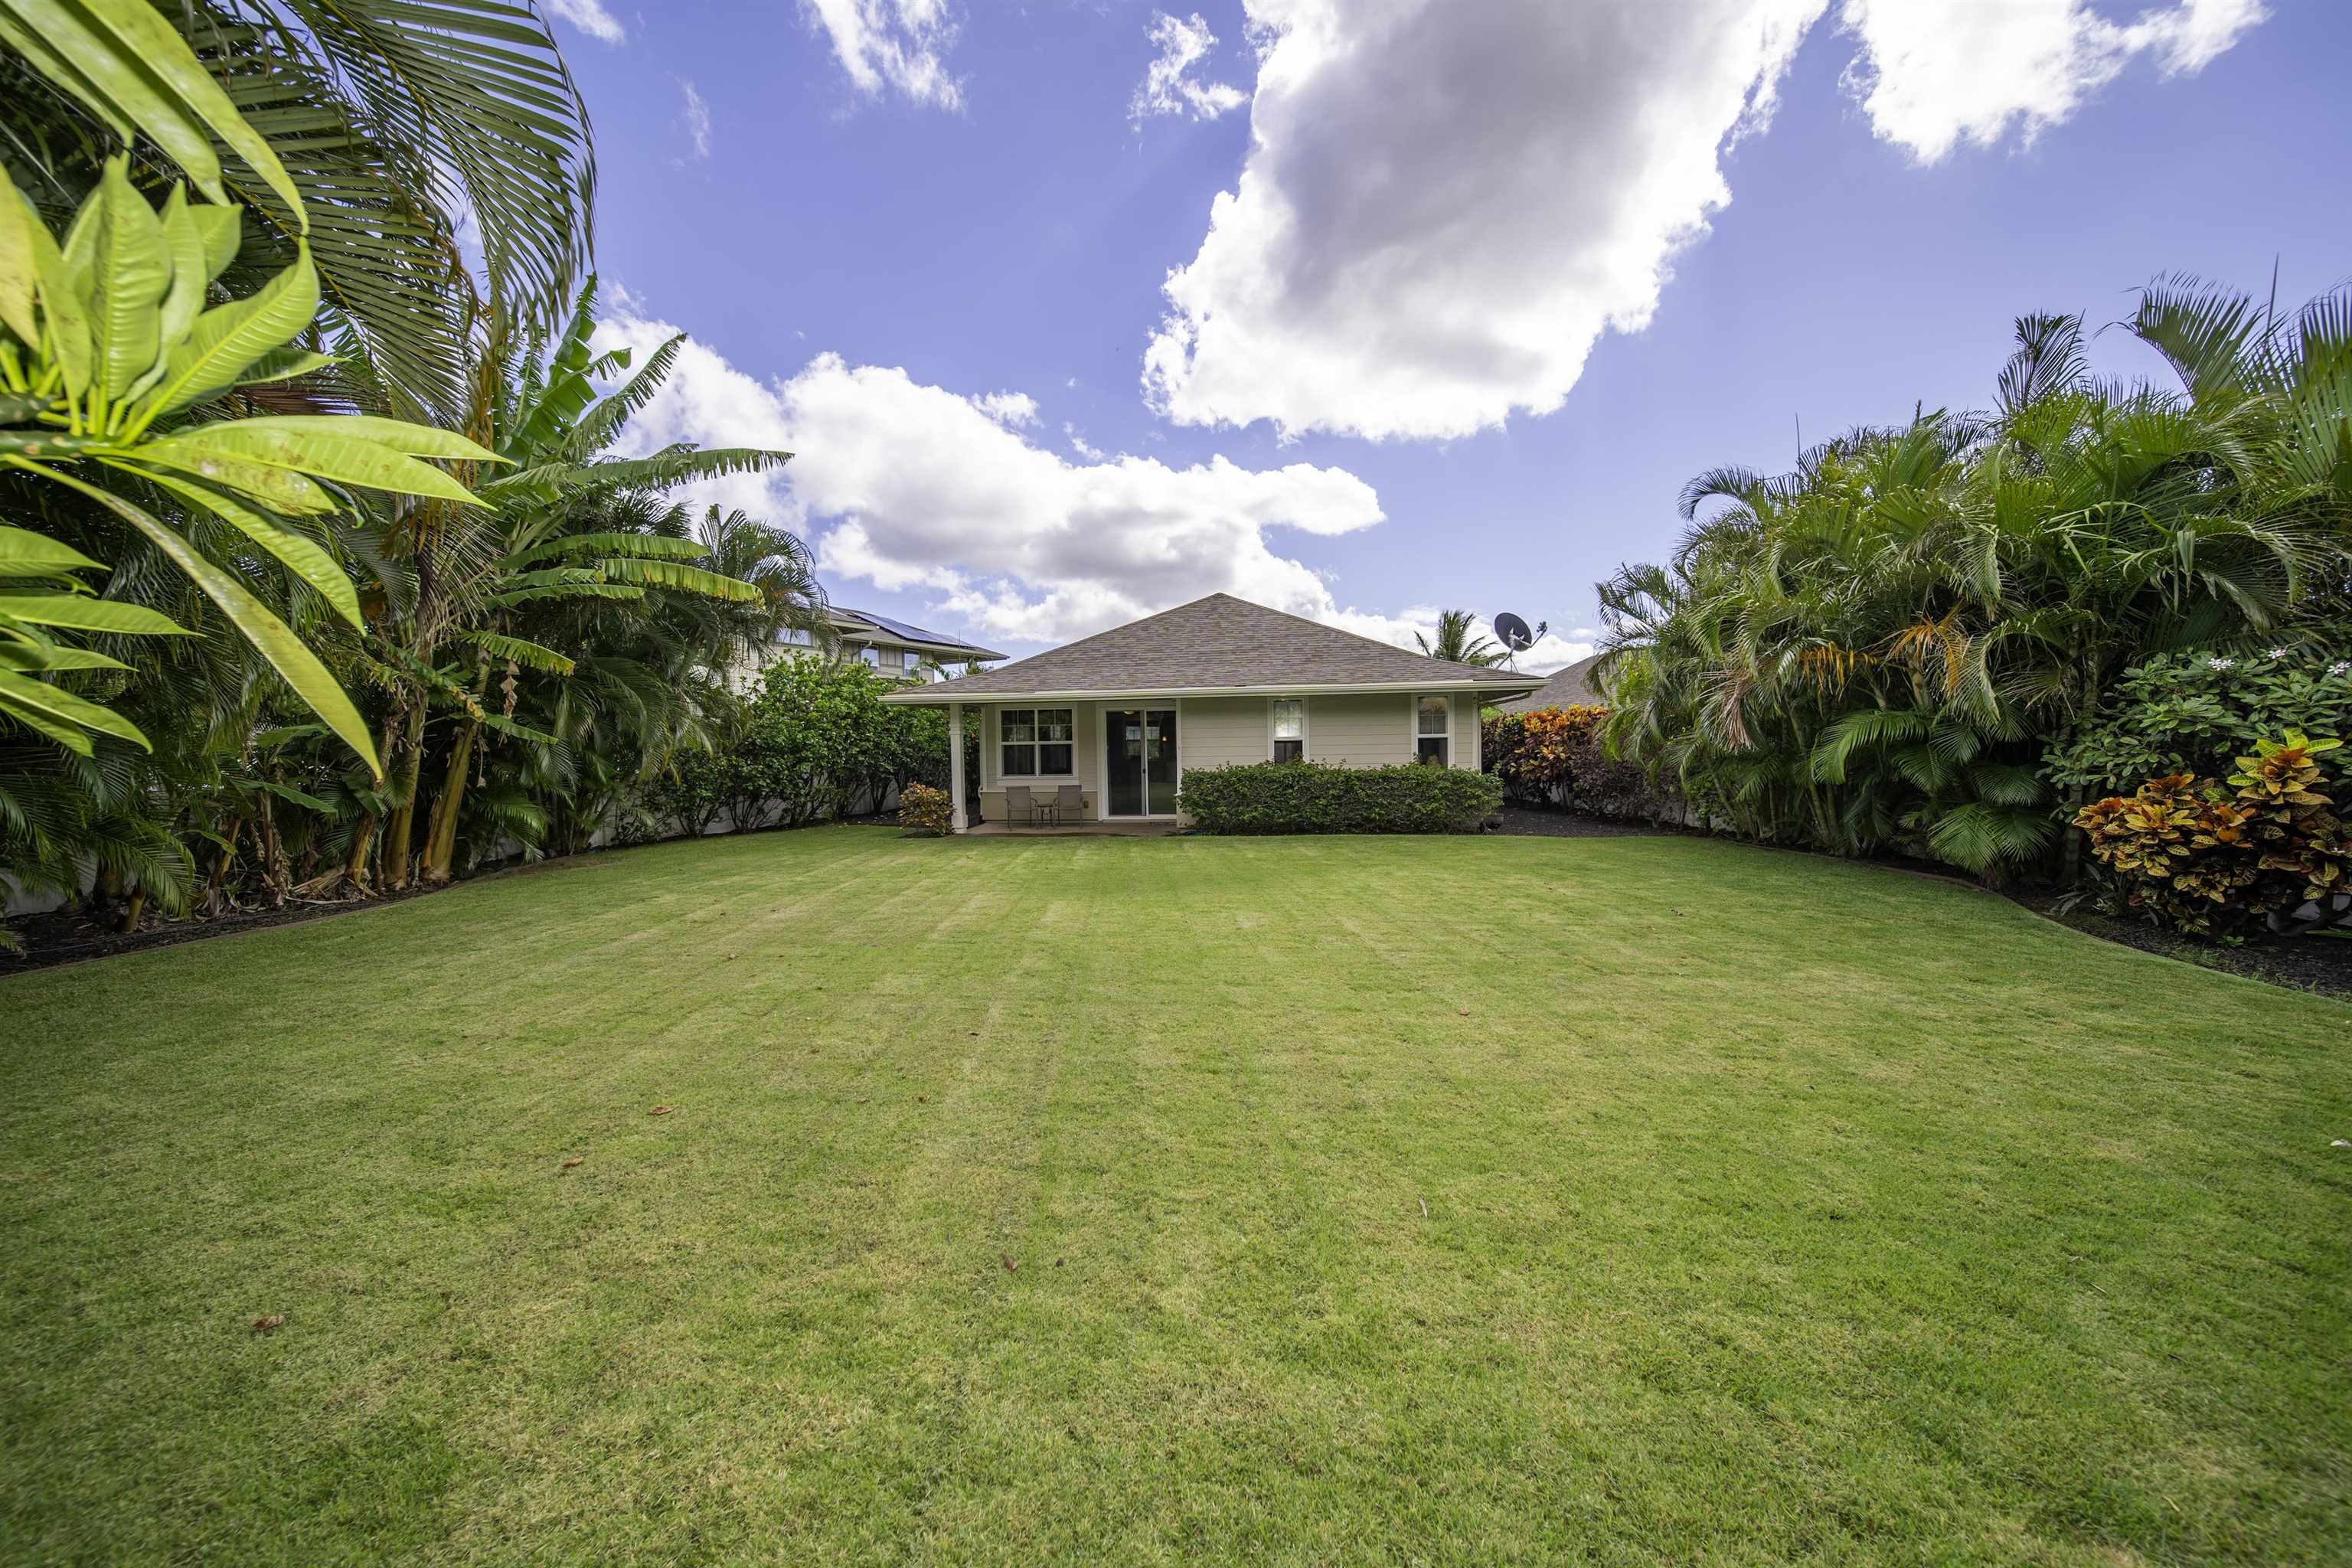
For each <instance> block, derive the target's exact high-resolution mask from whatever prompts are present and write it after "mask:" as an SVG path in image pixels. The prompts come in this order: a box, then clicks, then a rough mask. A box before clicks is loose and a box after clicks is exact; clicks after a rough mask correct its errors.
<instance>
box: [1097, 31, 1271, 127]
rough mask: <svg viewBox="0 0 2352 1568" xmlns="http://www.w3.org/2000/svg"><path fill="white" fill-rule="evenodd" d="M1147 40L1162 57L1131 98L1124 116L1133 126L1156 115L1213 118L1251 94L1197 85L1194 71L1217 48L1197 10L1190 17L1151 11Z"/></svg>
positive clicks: (1224, 85) (1218, 83)
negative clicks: (1148, 39) (1148, 38)
mask: <svg viewBox="0 0 2352 1568" xmlns="http://www.w3.org/2000/svg"><path fill="white" fill-rule="evenodd" d="M1147 36H1148V37H1150V39H1151V42H1152V43H1153V45H1154V46H1156V47H1158V48H1159V50H1160V58H1158V59H1156V60H1153V61H1152V62H1151V64H1150V66H1148V67H1146V68H1145V69H1144V73H1143V84H1142V85H1141V86H1140V87H1138V88H1137V89H1135V97H1134V98H1133V99H1131V100H1129V103H1128V106H1127V117H1128V119H1129V120H1130V121H1133V122H1134V123H1136V124H1138V125H1140V124H1141V123H1143V121H1145V120H1146V119H1147V118H1149V117H1150V116H1151V115H1155V114H1182V115H1189V116H1191V117H1192V119H1194V120H1214V119H1215V118H1217V116H1219V115H1220V114H1223V113H1224V112H1226V111H1227V110H1234V109H1239V108H1240V107H1241V106H1242V105H1243V104H1244V103H1247V102H1248V101H1249V94H1247V93H1245V92H1244V91H1243V90H1242V89H1239V88H1237V87H1234V86H1231V85H1229V84H1227V83H1225V82H1222V81H1200V80H1197V79H1194V77H1193V76H1192V68H1193V67H1194V66H1196V65H1198V64H1200V63H1201V61H1202V60H1203V59H1205V58H1208V53H1209V51H1210V50H1211V49H1213V48H1214V47H1217V36H1216V35H1215V34H1214V33H1212V32H1211V31H1209V24H1208V22H1207V21H1206V20H1205V19H1204V18H1203V17H1202V15H1201V14H1200V13H1199V12H1198V11H1195V12H1193V13H1192V16H1190V17H1189V18H1188V17H1181V16H1170V15H1169V14H1168V13H1167V12H1165V11H1155V12H1153V13H1152V14H1151V27H1150V32H1149V34H1148V35H1147Z"/></svg>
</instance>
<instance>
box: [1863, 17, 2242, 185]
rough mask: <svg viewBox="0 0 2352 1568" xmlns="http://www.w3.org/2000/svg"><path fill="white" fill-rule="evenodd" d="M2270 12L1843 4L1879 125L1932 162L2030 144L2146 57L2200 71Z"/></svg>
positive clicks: (2177, 71) (2162, 65) (2168, 70)
mask: <svg viewBox="0 0 2352 1568" xmlns="http://www.w3.org/2000/svg"><path fill="white" fill-rule="evenodd" d="M2265 15H2267V12H2266V9H2265V7H2264V5H2263V0H2180V3H2179V4H2177V5H2167V6H2159V7H2156V8H2154V9H2150V10H2147V11H2143V12H2141V13H2139V15H2138V16H2136V17H2135V18H2134V19H2133V20H2131V21H2129V22H2127V23H2124V22H2116V21H2111V20H2109V19H2107V18H2106V17H2105V16H2100V15H2099V14H2098V13H2097V12H2096V11H2095V10H2093V9H2092V8H2091V6H2090V5H2087V4H2085V3H2084V0H1846V4H1845V8H1844V10H1843V13H1842V17H1843V24H1844V26H1845V28H1846V30H1847V31H1848V32H1850V33H1852V34H1853V36H1854V37H1855V38H1856V40H1857V41H1858V42H1859V43H1860V45H1861V52H1860V53H1859V54H1857V55H1856V56H1855V58H1854V60H1853V65H1852V67H1850V68H1848V70H1847V72H1846V83H1847V87H1848V89H1850V90H1851V91H1852V92H1853V95H1854V97H1855V98H1856V99H1857V100H1859V101H1860V102H1861V104H1862V107H1863V110H1864V112H1865V113H1866V114H1868V115H1869V117H1870V124H1871V129H1872V130H1873V131H1874V132H1877V134H1878V135H1879V136H1881V137H1883V138H1884V139H1885V140H1886V141H1889V142H1895V143H1896V144H1897V145H1899V146H1902V147H1905V148H1907V149H1908V150H1909V151H1910V152H1911V153H1912V155H1913V156H1914V157H1916V158H1917V159H1919V160H1920V161H1921V162H1922V163H1935V162H1937V160H1939V159H1941V158H1943V157H1945V156H1946V155H1948V153H1950V152H1951V151H1952V149H1953V148H1954V147H1955V146H1957V145H1958V144H1959V143H1960V142H1974V143H1976V144H1978V145H1979V146H1986V147H1990V146H1995V145H1997V144H1999V143H2000V142H2001V140H2002V139H2003V138H2004V137H2006V136H2007V135H2008V134H2009V133H2010V132H2011V131H2012V130H2014V131H2016V132H2018V133H2019V134H2020V135H2021V136H2022V137H2023V138H2025V139H2026V140H2028V141H2031V140H2032V138H2033V136H2034V135H2036V134H2037V133H2038V132H2042V131H2043V130H2046V129H2048V128H2049V127H2051V126H2053V125H2056V124H2058V123H2060V122H2061V121H2064V120H2066V119H2068V118H2070V117H2071V116H2072V115H2073V114H2074V111H2075V110H2078V109H2080V108H2081V107H2082V106H2083V104H2084V101H2085V100H2088V99H2089V98H2090V96H2091V95H2092V94H2093V93H2095V92H2096V91H2097V90H2098V89H2100V88H2102V87H2105V85H2106V84H2107V83H2108V82H2110V81H2113V80H2114V79H2116V77H2117V76H2119V75H2121V74H2122V73H2123V70H2124V68H2125V67H2126V66H2127V65H2129V64H2130V63H2131V62H2132V61H2133V60H2134V59H2137V58H2141V57H2148V58H2153V59H2154V60H2155V62H2156V64H2157V68H2158V70H2159V71H2161V72H2162V73H2163V74H2164V75H2166V76H2178V75H2181V74H2184V73H2188V72H2193V71H2197V70H2200V69H2202V68H2204V67H2205V66H2206V65H2207V64H2208V63H2210V61H2211V60H2212V59H2214V58H2215V57H2217V56H2219V55H2220V54H2221V52H2222V51H2223V50H2225V49H2227V48H2229V47H2230V46H2231V45H2232V44H2234V43H2236V42H2237V41H2238V37H2239V36H2240V35H2241V34H2242V33H2243V32H2245V30H2246V29H2247V28H2249V27H2252V26H2254V24H2256V23H2257V22H2260V21H2262V20H2263V17H2264V16H2265Z"/></svg>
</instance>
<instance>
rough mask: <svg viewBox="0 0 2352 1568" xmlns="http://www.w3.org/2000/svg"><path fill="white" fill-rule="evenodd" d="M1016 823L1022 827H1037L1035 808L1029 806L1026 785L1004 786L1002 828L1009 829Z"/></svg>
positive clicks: (1027, 787)
mask: <svg viewBox="0 0 2352 1568" xmlns="http://www.w3.org/2000/svg"><path fill="white" fill-rule="evenodd" d="M1016 822H1017V823H1019V824H1021V825H1022V826H1024V827H1034V826H1037V808H1036V807H1035V806H1034V805H1030V804H1029V786H1028V785H1027V784H1006V785H1005V786H1004V826H1007V827H1010V826H1013V824H1014V823H1016Z"/></svg>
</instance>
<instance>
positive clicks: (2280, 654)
mask: <svg viewBox="0 0 2352 1568" xmlns="http://www.w3.org/2000/svg"><path fill="white" fill-rule="evenodd" d="M2285 657H2286V649H2284V648H2283V647H2274V648H2273V649H2271V651H2270V652H2268V653H2266V654H2264V655H2263V658H2267V659H2273V660H2275V659H2282V658H2285Z"/></svg>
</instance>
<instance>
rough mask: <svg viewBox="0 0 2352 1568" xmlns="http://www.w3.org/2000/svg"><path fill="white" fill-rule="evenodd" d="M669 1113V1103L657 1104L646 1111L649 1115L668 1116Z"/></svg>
mask: <svg viewBox="0 0 2352 1568" xmlns="http://www.w3.org/2000/svg"><path fill="white" fill-rule="evenodd" d="M669 1113H670V1107H668V1106H667V1105H656V1106H655V1107H654V1108H653V1109H652V1110H648V1111H646V1115H647V1116H667V1115H668V1114H669Z"/></svg>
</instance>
